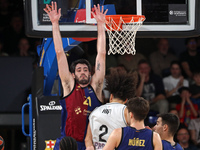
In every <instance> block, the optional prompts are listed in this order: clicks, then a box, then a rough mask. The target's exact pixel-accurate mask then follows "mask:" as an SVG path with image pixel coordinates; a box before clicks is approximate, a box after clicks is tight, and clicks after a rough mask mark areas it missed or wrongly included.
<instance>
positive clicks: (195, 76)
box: [190, 58, 200, 100]
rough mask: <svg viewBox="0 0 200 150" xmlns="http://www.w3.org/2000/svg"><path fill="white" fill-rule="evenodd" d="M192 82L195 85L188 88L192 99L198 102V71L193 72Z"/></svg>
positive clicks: (199, 72) (199, 89)
mask: <svg viewBox="0 0 200 150" xmlns="http://www.w3.org/2000/svg"><path fill="white" fill-rule="evenodd" d="M199 59H200V58H199ZM193 80H194V82H195V83H194V84H192V85H191V86H190V90H191V93H192V98H195V99H199V100H200V70H196V71H194V72H193Z"/></svg>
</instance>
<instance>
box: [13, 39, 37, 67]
mask: <svg viewBox="0 0 200 150" xmlns="http://www.w3.org/2000/svg"><path fill="white" fill-rule="evenodd" d="M14 55H15V56H21V57H24V56H29V57H31V58H32V59H33V67H34V68H35V67H36V66H37V53H36V51H33V50H32V49H31V46H30V43H29V39H28V38H27V37H22V38H20V39H19V43H18V50H17V51H16V53H15V54H14Z"/></svg>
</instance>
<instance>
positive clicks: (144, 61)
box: [138, 59, 150, 66]
mask: <svg viewBox="0 0 200 150" xmlns="http://www.w3.org/2000/svg"><path fill="white" fill-rule="evenodd" d="M141 64H148V65H149V66H150V63H149V62H148V61H147V60H146V59H141V60H140V61H139V62H138V66H139V65H141Z"/></svg>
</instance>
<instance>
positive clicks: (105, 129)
mask: <svg viewBox="0 0 200 150" xmlns="http://www.w3.org/2000/svg"><path fill="white" fill-rule="evenodd" d="M99 130H100V131H104V132H102V133H101V134H99V141H100V142H106V140H105V139H103V138H102V137H103V136H104V135H106V134H107V133H108V127H107V126H106V125H102V126H100V128H99Z"/></svg>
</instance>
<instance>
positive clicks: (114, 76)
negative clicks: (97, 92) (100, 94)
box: [106, 68, 138, 101]
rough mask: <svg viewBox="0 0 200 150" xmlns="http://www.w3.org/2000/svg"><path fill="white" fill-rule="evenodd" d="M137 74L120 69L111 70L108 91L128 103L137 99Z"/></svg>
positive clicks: (107, 83)
mask: <svg viewBox="0 0 200 150" xmlns="http://www.w3.org/2000/svg"><path fill="white" fill-rule="evenodd" d="M137 80H138V76H137V73H136V72H134V73H127V72H126V71H125V70H123V69H120V68H112V69H110V74H109V75H108V76H106V90H108V91H109V92H110V93H111V94H113V96H114V97H115V98H119V99H120V100H123V101H126V99H130V98H132V97H135V92H136V85H137Z"/></svg>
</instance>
